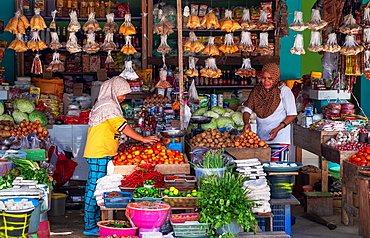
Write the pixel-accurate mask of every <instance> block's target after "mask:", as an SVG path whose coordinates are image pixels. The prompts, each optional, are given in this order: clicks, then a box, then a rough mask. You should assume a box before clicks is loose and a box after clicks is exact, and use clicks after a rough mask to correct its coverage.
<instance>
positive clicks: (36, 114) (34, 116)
mask: <svg viewBox="0 0 370 238" xmlns="http://www.w3.org/2000/svg"><path fill="white" fill-rule="evenodd" d="M28 119H29V120H30V122H36V121H37V120H39V121H40V124H41V125H42V126H46V125H47V124H48V118H47V117H46V115H45V114H44V113H42V112H40V111H33V112H31V113H30V114H29V115H28Z"/></svg>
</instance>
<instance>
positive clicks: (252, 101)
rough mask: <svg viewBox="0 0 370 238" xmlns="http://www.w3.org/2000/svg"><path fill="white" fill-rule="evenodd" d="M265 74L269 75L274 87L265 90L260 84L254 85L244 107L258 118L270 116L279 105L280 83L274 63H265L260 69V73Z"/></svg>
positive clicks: (278, 73)
mask: <svg viewBox="0 0 370 238" xmlns="http://www.w3.org/2000/svg"><path fill="white" fill-rule="evenodd" d="M264 72H267V73H269V74H270V75H271V78H272V79H273V81H274V85H273V87H272V88H271V89H269V90H267V89H266V88H265V87H264V86H263V85H262V83H259V84H257V85H255V87H254V89H253V90H252V92H251V93H250V95H249V97H248V100H247V101H246V103H245V106H246V107H248V108H250V109H251V110H252V111H254V112H255V113H256V114H257V116H258V117H259V118H266V117H268V116H270V115H271V114H272V113H274V111H275V110H276V109H277V107H278V106H279V104H280V101H281V98H280V89H279V87H278V82H279V81H280V69H279V66H278V65H277V64H275V63H267V64H265V65H264V66H263V67H262V73H264Z"/></svg>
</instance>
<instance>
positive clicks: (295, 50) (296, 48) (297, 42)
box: [290, 34, 306, 55]
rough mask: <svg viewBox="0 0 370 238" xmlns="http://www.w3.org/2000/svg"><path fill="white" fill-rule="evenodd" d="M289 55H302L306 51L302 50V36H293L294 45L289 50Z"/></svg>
mask: <svg viewBox="0 0 370 238" xmlns="http://www.w3.org/2000/svg"><path fill="white" fill-rule="evenodd" d="M290 53H292V54H294V55H304V54H306V51H305V50H304V48H303V35H302V34H297V35H295V39H294V45H293V47H292V48H290Z"/></svg>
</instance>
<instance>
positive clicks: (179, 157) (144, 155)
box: [112, 143, 185, 165]
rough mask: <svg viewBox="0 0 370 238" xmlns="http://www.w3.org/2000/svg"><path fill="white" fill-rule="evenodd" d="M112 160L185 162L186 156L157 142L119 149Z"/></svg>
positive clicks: (119, 161) (153, 162) (126, 162)
mask: <svg viewBox="0 0 370 238" xmlns="http://www.w3.org/2000/svg"><path fill="white" fill-rule="evenodd" d="M112 161H113V164H114V165H139V164H144V163H151V164H184V163H185V157H184V154H183V153H180V152H179V151H177V150H171V149H166V147H165V146H164V145H162V144H161V143H156V144H154V145H152V146H146V147H139V146H134V147H132V148H131V149H128V150H124V151H118V154H117V155H116V156H114V157H113V160H112Z"/></svg>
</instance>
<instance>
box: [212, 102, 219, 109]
mask: <svg viewBox="0 0 370 238" xmlns="http://www.w3.org/2000/svg"><path fill="white" fill-rule="evenodd" d="M217 105H218V103H217V100H216V101H211V108H212V107H216V106H217Z"/></svg>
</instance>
